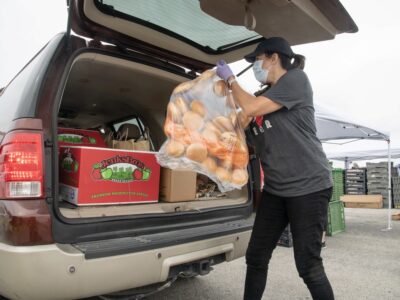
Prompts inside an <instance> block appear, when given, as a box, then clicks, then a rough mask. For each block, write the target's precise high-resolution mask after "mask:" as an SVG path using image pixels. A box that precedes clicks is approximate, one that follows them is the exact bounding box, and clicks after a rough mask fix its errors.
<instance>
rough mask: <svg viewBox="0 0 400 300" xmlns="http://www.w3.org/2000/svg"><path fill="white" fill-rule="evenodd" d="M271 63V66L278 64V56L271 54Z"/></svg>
mask: <svg viewBox="0 0 400 300" xmlns="http://www.w3.org/2000/svg"><path fill="white" fill-rule="evenodd" d="M271 62H272V64H274V65H275V64H277V63H278V62H279V56H278V54H277V53H274V54H272V56H271Z"/></svg>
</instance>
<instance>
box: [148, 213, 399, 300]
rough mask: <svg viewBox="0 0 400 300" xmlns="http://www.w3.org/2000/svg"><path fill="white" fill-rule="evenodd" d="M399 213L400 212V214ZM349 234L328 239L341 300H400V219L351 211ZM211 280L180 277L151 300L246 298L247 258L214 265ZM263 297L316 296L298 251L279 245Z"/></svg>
mask: <svg viewBox="0 0 400 300" xmlns="http://www.w3.org/2000/svg"><path fill="white" fill-rule="evenodd" d="M397 212H400V211H399V210H397ZM345 215H346V232H343V233H339V234H337V235H335V236H333V237H328V238H327V247H326V248H325V249H323V252H322V256H323V259H324V265H325V270H326V273H327V275H328V277H329V279H330V282H331V285H332V287H333V290H334V293H335V298H336V299H337V300H341V299H343V300H356V299H357V300H358V299H371V300H376V299H380V300H391V299H393V300H394V299H400V221H393V229H392V230H390V231H382V229H384V228H386V227H387V211H386V210H384V209H354V208H353V209H346V210H345ZM214 268H215V269H214V271H212V272H211V273H210V274H208V275H206V276H198V277H195V278H191V279H179V280H177V281H176V282H175V283H174V284H173V285H172V286H171V287H169V288H167V289H165V290H163V291H161V292H159V293H157V294H155V295H152V296H149V297H147V298H146V299H147V300H179V299H182V300H187V299H196V300H203V299H204V300H206V299H218V300H220V299H229V300H235V299H238V300H239V299H242V297H243V284H244V279H245V272H246V266H245V261H244V258H240V259H237V260H235V261H233V262H229V263H223V264H220V265H217V266H215V267H214ZM263 299H273V300H275V299H276V300H278V299H282V300H289V299H290V300H293V299H296V300H300V299H302V300H304V299H311V296H310V294H309V292H308V290H307V288H306V286H305V285H304V283H303V281H302V279H301V278H300V277H298V274H297V271H296V267H295V264H294V258H293V248H284V247H277V249H276V250H275V252H274V254H273V257H272V260H271V263H270V269H269V277H268V282H267V289H266V291H265V293H264V297H263Z"/></svg>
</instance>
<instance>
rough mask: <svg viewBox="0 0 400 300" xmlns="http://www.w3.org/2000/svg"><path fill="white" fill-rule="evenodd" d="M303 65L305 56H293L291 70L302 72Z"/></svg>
mask: <svg viewBox="0 0 400 300" xmlns="http://www.w3.org/2000/svg"><path fill="white" fill-rule="evenodd" d="M305 64H306V57H305V56H303V55H300V54H295V55H294V56H293V62H292V69H294V68H297V69H300V70H303V69H304V66H305Z"/></svg>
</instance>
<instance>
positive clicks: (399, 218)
mask: <svg viewBox="0 0 400 300" xmlns="http://www.w3.org/2000/svg"><path fill="white" fill-rule="evenodd" d="M392 220H393V221H400V213H397V214H393V215H392Z"/></svg>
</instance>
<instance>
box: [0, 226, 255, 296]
mask: <svg viewBox="0 0 400 300" xmlns="http://www.w3.org/2000/svg"><path fill="white" fill-rule="evenodd" d="M250 232H251V231H249V230H247V231H242V232H238V233H234V234H230V235H225V236H221V237H215V238H210V239H206V240H201V241H196V242H191V243H184V244H179V245H175V246H170V247H164V248H158V249H152V250H147V251H141V252H135V253H127V254H123V255H116V256H110V257H102V258H95V259H86V258H85V255H84V253H82V252H81V251H79V250H77V249H76V248H75V247H72V246H71V245H65V244H63V245H61V244H52V245H45V246H32V247H15V246H9V245H5V244H1V243H0V261H1V268H0V294H1V295H3V296H5V297H8V298H10V299H29V300H34V299H41V300H45V299H53V300H56V299H77V298H84V297H90V296H95V295H101V294H107V293H112V292H116V291H122V290H126V289H131V288H135V287H140V286H145V285H149V284H153V283H157V282H163V281H165V280H166V279H167V277H168V274H169V270H170V268H171V267H172V266H175V265H181V264H184V263H188V262H192V261H196V260H199V259H204V258H207V257H210V256H214V255H217V254H225V257H226V261H231V260H233V259H236V258H239V257H242V256H243V255H244V254H245V251H246V249H247V245H248V241H249V238H250Z"/></svg>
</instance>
